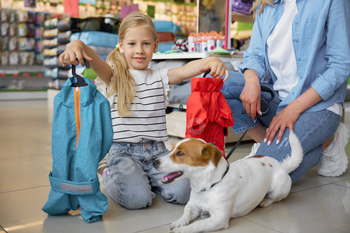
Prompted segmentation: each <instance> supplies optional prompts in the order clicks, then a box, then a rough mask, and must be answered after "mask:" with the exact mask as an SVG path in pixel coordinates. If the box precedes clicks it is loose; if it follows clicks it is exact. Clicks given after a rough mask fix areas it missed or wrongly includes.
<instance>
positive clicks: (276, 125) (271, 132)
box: [264, 104, 300, 145]
mask: <svg viewBox="0 0 350 233" xmlns="http://www.w3.org/2000/svg"><path fill="white" fill-rule="evenodd" d="M299 116H300V112H299V111H298V109H296V108H294V107H293V105H292V104H289V105H288V106H287V107H286V108H285V109H283V110H282V111H281V112H280V113H278V114H277V115H276V116H275V117H274V118H273V119H272V121H271V123H270V125H269V128H268V130H267V132H266V135H265V139H264V142H267V145H270V144H271V142H272V141H273V139H274V137H275V136H276V134H277V132H278V136H277V140H276V144H279V143H280V142H281V139H282V136H283V134H284V131H285V130H286V128H289V130H290V131H294V124H295V122H296V121H297V119H298V118H299Z"/></svg>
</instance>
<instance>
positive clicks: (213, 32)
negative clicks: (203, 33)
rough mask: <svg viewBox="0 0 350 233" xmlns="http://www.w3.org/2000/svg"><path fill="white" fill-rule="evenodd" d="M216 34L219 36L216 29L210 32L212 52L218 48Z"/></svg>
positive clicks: (209, 41)
mask: <svg viewBox="0 0 350 233" xmlns="http://www.w3.org/2000/svg"><path fill="white" fill-rule="evenodd" d="M216 36H217V33H216V32H215V31H211V32H209V36H208V52H212V51H213V50H214V49H215V48H216Z"/></svg>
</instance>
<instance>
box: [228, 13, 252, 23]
mask: <svg viewBox="0 0 350 233" xmlns="http://www.w3.org/2000/svg"><path fill="white" fill-rule="evenodd" d="M232 21H238V22H244V23H254V20H253V16H252V15H246V14H243V13H239V12H232Z"/></svg>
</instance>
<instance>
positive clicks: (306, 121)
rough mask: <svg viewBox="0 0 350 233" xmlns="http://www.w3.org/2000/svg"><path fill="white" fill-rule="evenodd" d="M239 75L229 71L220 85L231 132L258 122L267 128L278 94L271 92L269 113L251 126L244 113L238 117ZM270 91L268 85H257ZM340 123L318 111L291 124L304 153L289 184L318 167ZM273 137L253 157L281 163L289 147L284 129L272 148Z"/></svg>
mask: <svg viewBox="0 0 350 233" xmlns="http://www.w3.org/2000/svg"><path fill="white" fill-rule="evenodd" d="M244 83H245V81H244V78H243V75H241V74H240V73H236V72H230V76H229V78H228V80H227V81H226V82H225V83H224V86H223V88H222V90H221V92H222V94H223V95H224V96H225V98H226V101H227V103H228V104H229V106H230V108H231V111H232V117H233V119H234V120H235V123H234V125H233V127H232V129H233V131H234V132H235V133H239V132H242V131H245V130H247V129H249V128H254V127H255V126H256V125H257V124H258V122H260V123H261V124H262V125H263V126H264V127H265V128H268V127H269V124H270V123H271V121H272V119H273V117H274V116H275V115H276V110H277V106H278V105H279V103H280V102H281V101H280V99H279V96H278V93H277V92H275V98H274V99H273V100H272V101H271V102H270V111H269V113H268V114H267V115H266V116H264V117H258V121H257V122H256V123H253V119H252V118H251V117H249V116H248V115H247V114H242V111H243V110H244V109H243V105H242V102H241V100H240V97H239V96H240V94H241V92H242V90H243V87H244ZM261 85H266V86H269V87H270V88H272V86H271V85H270V84H268V83H265V82H263V83H261ZM269 95H270V94H268V93H265V92H262V93H261V96H265V97H268V98H269V97H270V96H269ZM339 122H340V116H339V115H337V114H335V113H334V112H331V111H329V110H327V109H324V110H322V111H318V112H303V113H302V114H300V116H299V118H298V120H297V121H296V122H295V124H294V133H295V134H296V135H297V137H298V138H299V141H300V143H301V146H302V148H303V151H304V159H303V161H302V163H301V164H300V166H299V167H298V168H297V169H296V170H295V171H293V172H291V173H290V176H291V178H292V182H295V181H296V180H298V179H299V178H300V177H302V176H303V175H304V174H305V173H306V172H307V171H308V170H310V169H311V168H313V167H314V166H316V165H317V164H319V163H320V162H321V160H322V156H323V146H322V144H323V143H324V142H325V141H327V140H328V139H330V138H331V137H332V136H333V135H334V133H335V131H336V130H337V127H338V125H339ZM277 135H278V133H277V134H276V136H275V138H274V140H273V142H271V145H270V146H268V145H267V143H261V144H260V147H259V149H258V150H257V152H256V154H258V155H265V156H270V157H272V158H275V159H277V160H278V161H279V162H281V161H283V159H284V158H285V157H286V156H290V154H291V148H290V145H289V140H288V137H289V129H288V128H287V129H286V130H285V132H284V134H283V137H282V140H281V142H280V143H279V144H278V145H276V140H277Z"/></svg>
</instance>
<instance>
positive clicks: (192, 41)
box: [188, 32, 197, 53]
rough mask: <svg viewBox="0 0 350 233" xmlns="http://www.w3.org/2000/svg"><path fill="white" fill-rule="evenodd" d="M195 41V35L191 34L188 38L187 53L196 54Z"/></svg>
mask: <svg viewBox="0 0 350 233" xmlns="http://www.w3.org/2000/svg"><path fill="white" fill-rule="evenodd" d="M196 39H197V35H196V33H194V32H192V33H190V35H189V36H188V52H190V53H194V52H196Z"/></svg>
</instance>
